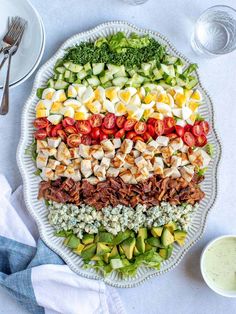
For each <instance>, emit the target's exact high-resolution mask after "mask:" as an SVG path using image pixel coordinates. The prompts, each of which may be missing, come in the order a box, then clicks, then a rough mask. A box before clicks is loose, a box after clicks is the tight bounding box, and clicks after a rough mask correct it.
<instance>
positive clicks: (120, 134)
mask: <svg viewBox="0 0 236 314" xmlns="http://www.w3.org/2000/svg"><path fill="white" fill-rule="evenodd" d="M124 135H125V129H120V130H119V131H118V132H116V134H115V137H116V138H122V137H123V136H124Z"/></svg>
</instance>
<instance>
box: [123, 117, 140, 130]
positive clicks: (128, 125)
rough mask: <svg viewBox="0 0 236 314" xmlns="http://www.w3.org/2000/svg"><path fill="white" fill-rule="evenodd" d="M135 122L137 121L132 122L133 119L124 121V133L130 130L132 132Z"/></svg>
mask: <svg viewBox="0 0 236 314" xmlns="http://www.w3.org/2000/svg"><path fill="white" fill-rule="evenodd" d="M136 122H137V121H136V120H134V119H129V120H127V121H125V124H124V129H125V131H131V130H133V128H134V126H135V124H136Z"/></svg>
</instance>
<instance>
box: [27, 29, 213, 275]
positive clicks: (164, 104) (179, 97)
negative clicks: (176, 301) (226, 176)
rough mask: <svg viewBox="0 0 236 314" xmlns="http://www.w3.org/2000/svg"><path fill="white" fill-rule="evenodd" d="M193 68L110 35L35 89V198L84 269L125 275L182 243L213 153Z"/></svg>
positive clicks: (75, 53) (81, 48)
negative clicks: (37, 183) (44, 204)
mask: <svg viewBox="0 0 236 314" xmlns="http://www.w3.org/2000/svg"><path fill="white" fill-rule="evenodd" d="M195 69H196V65H195V64H191V65H189V66H186V65H185V64H184V62H183V61H182V60H181V59H180V58H177V57H175V56H172V55H170V54H169V53H168V52H167V51H166V48H165V47H164V46H162V45H160V44H159V43H158V42H157V41H156V40H155V39H153V38H151V37H149V36H139V35H137V34H131V35H130V36H129V37H127V36H126V35H125V34H123V33H121V32H118V33H116V34H114V35H111V36H109V37H107V38H99V39H98V40H97V41H95V42H84V43H80V44H79V45H77V46H74V47H71V48H69V49H68V50H67V51H65V55H64V57H63V58H62V59H60V60H58V61H57V63H56V64H55V68H54V74H53V76H52V77H50V78H49V80H48V82H47V84H46V85H45V86H43V87H42V88H39V89H38V90H37V96H38V98H39V101H38V103H37V105H36V108H35V112H36V118H35V120H34V127H35V133H34V141H33V143H32V145H31V147H29V148H28V149H27V153H30V154H31V155H32V157H33V158H34V160H35V162H36V167H37V170H36V172H35V174H36V175H39V176H40V177H41V179H42V181H41V182H40V186H39V195H38V196H39V199H44V200H45V203H46V205H47V208H48V219H49V222H50V224H51V225H52V226H54V228H55V236H59V237H63V238H64V240H63V241H64V244H65V245H66V246H67V247H68V248H70V249H71V250H73V252H74V254H78V255H80V256H81V258H82V259H83V261H84V267H89V268H95V269H97V270H98V271H100V272H102V273H103V274H104V275H106V274H109V273H111V272H112V271H117V272H119V273H120V274H121V275H122V276H131V275H135V274H136V271H137V269H138V267H139V266H141V265H142V266H145V267H153V268H157V269H159V267H160V265H161V263H162V261H164V260H166V259H168V258H170V256H171V253H172V250H173V245H175V243H177V245H184V242H185V239H186V237H187V231H188V227H189V224H190V223H191V218H192V216H193V215H194V212H195V211H196V210H197V207H198V203H199V202H200V201H201V200H202V199H203V198H204V191H202V189H201V187H200V185H199V184H200V182H201V181H202V180H203V179H204V173H205V171H206V170H207V167H208V164H209V163H210V161H211V158H212V155H213V147H212V145H211V144H210V143H208V141H207V135H208V133H209V132H210V126H209V124H208V122H207V121H206V120H205V119H204V118H203V117H202V116H201V115H200V114H199V111H198V108H199V107H200V106H201V103H202V101H203V99H202V95H201V92H200V91H199V90H198V88H197V84H198V81H197V78H196V76H195V75H194V70H195Z"/></svg>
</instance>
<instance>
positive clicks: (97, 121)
mask: <svg viewBox="0 0 236 314" xmlns="http://www.w3.org/2000/svg"><path fill="white" fill-rule="evenodd" d="M89 123H90V125H91V127H92V128H97V127H99V126H101V125H102V116H101V115H100V114H98V113H96V114H93V115H92V116H90V117H89Z"/></svg>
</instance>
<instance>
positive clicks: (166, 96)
mask: <svg viewBox="0 0 236 314" xmlns="http://www.w3.org/2000/svg"><path fill="white" fill-rule="evenodd" d="M201 100H202V96H201V94H200V92H199V91H198V90H194V91H193V90H186V89H185V90H184V89H183V88H182V87H173V88H169V89H167V90H165V89H164V88H163V87H162V86H160V85H156V84H147V85H146V86H143V87H140V88H138V89H137V88H134V87H127V88H125V89H120V88H119V87H108V88H106V89H104V88H103V87H101V86H98V87H97V88H96V89H95V90H93V89H92V87H90V86H88V87H86V86H84V85H80V84H72V85H70V86H69V87H68V90H67V94H66V92H65V91H64V90H54V89H53V88H46V89H45V90H44V91H43V94H42V100H40V101H39V102H38V104H37V106H36V117H37V118H41V117H47V118H48V120H49V121H50V122H52V123H53V124H57V123H59V122H60V120H61V119H62V118H63V116H66V117H71V118H74V119H75V120H86V119H87V118H88V117H89V116H90V115H91V114H97V113H105V112H111V113H114V114H115V115H116V116H122V115H128V118H130V119H135V120H140V119H141V118H144V119H148V118H149V117H153V118H156V119H163V118H164V117H165V116H169V117H171V116H175V117H177V118H180V119H183V120H185V121H186V122H187V123H189V124H193V123H194V122H195V119H196V115H197V110H198V107H199V104H200V102H201Z"/></svg>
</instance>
